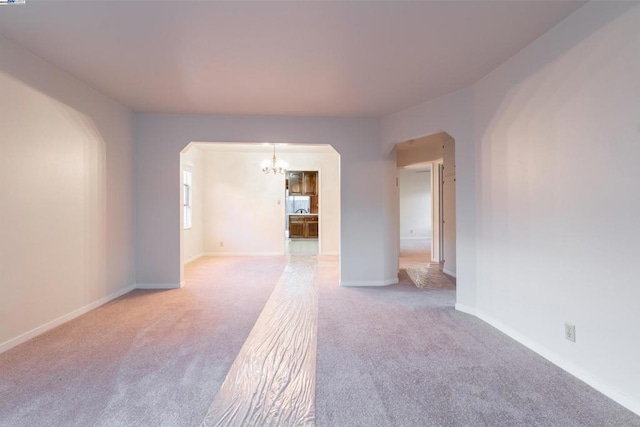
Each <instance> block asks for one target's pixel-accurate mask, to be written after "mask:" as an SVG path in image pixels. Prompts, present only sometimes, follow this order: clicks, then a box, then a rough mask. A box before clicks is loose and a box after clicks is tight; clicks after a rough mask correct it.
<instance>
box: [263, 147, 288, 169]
mask: <svg viewBox="0 0 640 427" xmlns="http://www.w3.org/2000/svg"><path fill="white" fill-rule="evenodd" d="M288 167H289V165H288V164H287V162H283V161H282V160H278V159H276V145H275V144H273V157H272V158H271V160H263V161H262V163H260V168H261V169H262V172H264V173H265V174H269V173H273V174H274V175H276V174H285V173H286V172H287V168H288Z"/></svg>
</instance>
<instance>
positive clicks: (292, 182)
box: [287, 171, 302, 196]
mask: <svg viewBox="0 0 640 427" xmlns="http://www.w3.org/2000/svg"><path fill="white" fill-rule="evenodd" d="M287 185H288V186H289V194H290V195H292V196H296V195H297V196H299V195H301V194H302V172H298V171H289V172H287Z"/></svg>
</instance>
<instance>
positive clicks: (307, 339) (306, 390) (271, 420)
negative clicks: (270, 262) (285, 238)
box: [202, 257, 318, 426]
mask: <svg viewBox="0 0 640 427" xmlns="http://www.w3.org/2000/svg"><path fill="white" fill-rule="evenodd" d="M315 271H316V259H315V257H291V259H290V261H289V263H288V264H287V266H286V267H285V269H284V272H283V274H282V276H281V277H280V280H279V281H278V283H277V284H276V287H275V288H274V290H273V293H272V294H271V297H270V298H269V300H268V301H267V303H266V305H265V307H264V309H263V310H262V313H261V314H260V316H259V317H258V320H257V322H256V324H255V326H254V327H253V329H252V330H251V333H250V334H249V337H248V338H247V340H246V341H245V343H244V345H243V346H242V349H241V350H240V353H239V354H238V357H237V358H236V360H235V361H234V362H233V364H232V365H231V368H230V370H229V373H228V374H227V377H226V378H225V380H224V383H223V384H222V386H221V387H220V391H218V394H216V396H215V398H214V400H213V403H212V404H211V406H210V408H209V411H208V412H207V416H206V417H205V419H204V421H203V422H202V426H267V425H277V426H313V425H315V388H316V347H317V329H318V295H317V291H316V289H315V285H314V277H315Z"/></svg>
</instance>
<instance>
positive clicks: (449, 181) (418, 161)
mask: <svg viewBox="0 0 640 427" xmlns="http://www.w3.org/2000/svg"><path fill="white" fill-rule="evenodd" d="M396 158H397V166H398V186H399V191H398V193H399V203H400V224H399V227H400V232H399V236H400V242H399V249H400V259H399V265H400V269H401V270H403V269H404V270H406V269H407V268H406V267H407V266H409V268H410V269H412V268H413V269H417V270H419V271H418V273H417V274H419V275H424V272H425V271H427V270H429V269H432V268H433V267H434V266H437V268H438V270H439V271H440V272H444V273H446V274H448V275H450V276H453V277H455V257H456V251H455V141H454V139H453V138H452V137H451V136H450V135H449V134H447V133H446V132H440V133H437V134H434V135H429V136H425V137H421V138H416V139H412V140H409V141H405V142H402V143H398V144H397V145H396ZM411 170H413V171H415V172H423V173H424V174H425V175H426V176H425V178H424V179H423V180H418V181H417V182H422V184H421V185H422V190H421V191H422V193H421V194H412V193H411V191H407V188H402V185H403V183H404V185H405V186H406V185H409V186H411V185H413V186H415V184H407V180H406V173H407V172H406V171H411ZM427 174H428V175H427ZM416 179H417V178H416V177H414V178H413V180H414V181H415V180H416ZM427 183H428V186H427ZM409 188H411V187H409ZM404 197H409V198H410V199H411V200H413V202H415V201H416V200H419V199H422V200H423V203H422V204H421V206H423V207H422V208H419V207H415V206H414V207H412V208H411V209H413V211H412V212H410V214H407V213H406V212H403V209H407V206H406V205H407V201H406V200H403V198H404ZM424 200H428V203H426V202H424ZM407 218H409V219H411V218H413V219H412V221H413V224H414V225H415V226H419V224H420V221H422V223H424V222H427V223H429V224H430V227H429V230H428V232H426V233H418V236H416V237H423V235H424V237H423V239H424V240H422V242H421V244H419V243H418V242H416V241H415V237H414V236H415V229H413V228H414V227H409V226H407ZM412 229H413V234H412ZM413 281H414V282H416V280H413ZM416 284H417V283H416Z"/></svg>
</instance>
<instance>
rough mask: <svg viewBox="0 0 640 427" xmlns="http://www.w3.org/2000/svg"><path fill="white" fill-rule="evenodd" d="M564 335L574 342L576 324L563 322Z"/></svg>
mask: <svg viewBox="0 0 640 427" xmlns="http://www.w3.org/2000/svg"><path fill="white" fill-rule="evenodd" d="M564 337H565V338H566V339H568V340H569V341H573V342H576V325H573V324H571V323H568V322H565V323H564Z"/></svg>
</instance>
